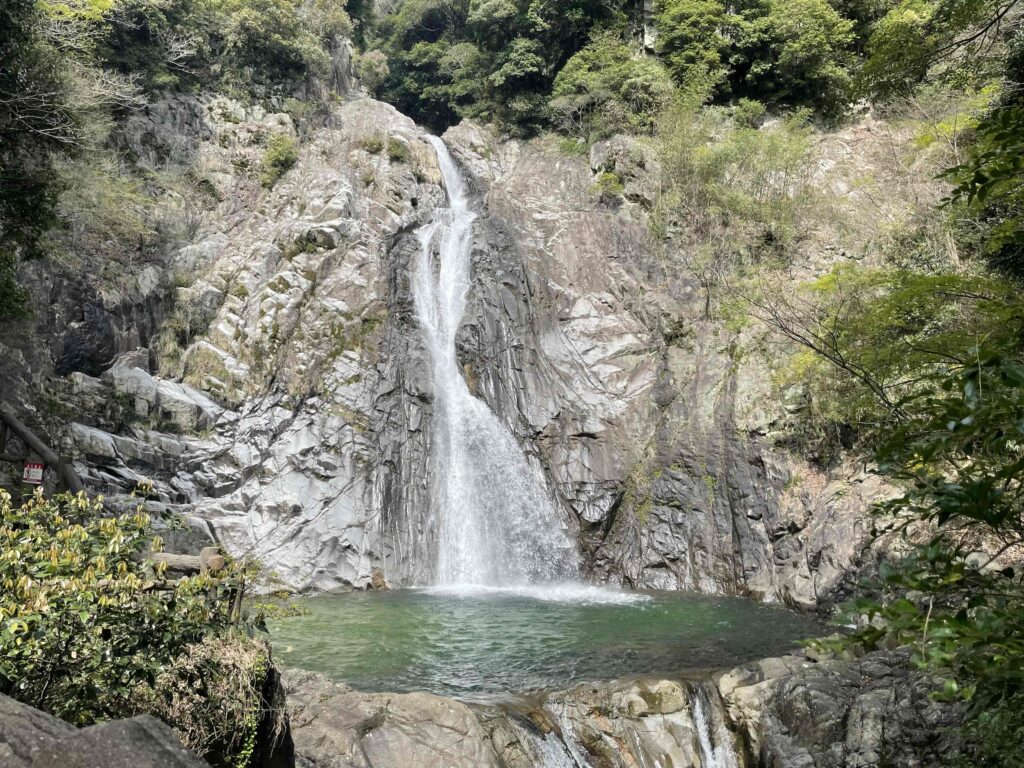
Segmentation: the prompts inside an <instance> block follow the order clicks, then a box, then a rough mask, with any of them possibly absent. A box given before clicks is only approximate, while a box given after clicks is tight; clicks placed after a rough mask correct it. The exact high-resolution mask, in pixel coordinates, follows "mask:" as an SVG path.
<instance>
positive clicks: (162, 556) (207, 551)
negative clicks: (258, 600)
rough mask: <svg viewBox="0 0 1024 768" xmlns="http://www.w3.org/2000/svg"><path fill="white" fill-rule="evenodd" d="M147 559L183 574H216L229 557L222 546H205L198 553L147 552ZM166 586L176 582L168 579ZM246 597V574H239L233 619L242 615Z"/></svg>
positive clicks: (233, 594) (233, 600)
mask: <svg viewBox="0 0 1024 768" xmlns="http://www.w3.org/2000/svg"><path fill="white" fill-rule="evenodd" d="M144 557H145V559H146V560H148V561H150V562H152V563H164V564H166V566H167V571H168V572H171V573H176V574H182V575H183V576H191V575H194V574H197V573H198V574H200V575H202V576H205V575H207V574H210V575H214V574H217V573H219V572H220V571H222V570H224V569H225V568H226V567H227V559H226V558H225V557H224V555H223V554H221V551H220V547H203V549H201V550H200V551H199V554H198V555H175V554H172V553H170V552H146V553H145V555H144ZM163 584H164V586H166V587H168V588H173V586H174V584H175V582H174V581H173V580H166V581H164V582H163ZM244 597H245V576H244V575H239V577H238V587H237V588H236V589H235V590H234V591H233V593H232V595H231V598H230V599H231V613H230V617H231V620H232V621H238V619H239V618H240V617H241V615H242V599H243V598H244Z"/></svg>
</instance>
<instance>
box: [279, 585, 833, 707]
mask: <svg viewBox="0 0 1024 768" xmlns="http://www.w3.org/2000/svg"><path fill="white" fill-rule="evenodd" d="M304 604H305V607H306V608H308V611H309V612H308V614H306V615H303V616H298V617H294V618H289V619H281V620H277V621H274V622H272V624H271V627H270V629H271V635H272V638H273V641H274V652H275V655H277V657H278V659H279V660H280V662H281V663H283V664H284V665H285V666H290V667H299V668H302V669H307V670H311V671H314V672H321V673H324V674H326V675H328V676H329V677H332V678H334V679H335V680H338V681H342V682H346V683H348V684H349V685H352V686H353V687H355V688H357V689H360V690H366V691H396V692H406V691H429V692H431V693H437V694H441V695H447V696H457V697H462V698H475V697H476V698H481V697H486V696H488V695H491V694H498V693H505V692H511V693H523V692H528V691H534V690H542V689H550V688H562V687H565V686H567V685H570V684H572V683H576V682H579V681H583V680H588V681H600V680H612V679H615V678H619V677H629V676H634V675H635V676H640V675H642V676H669V677H675V676H684V675H686V674H688V673H692V672H696V671H698V670H707V669H709V668H728V667H731V666H734V665H737V664H740V663H744V662H748V661H753V660H755V659H759V658H762V657H765V656H772V655H778V654H780V653H784V652H786V651H788V650H791V649H792V648H794V647H795V646H796V645H797V642H798V641H799V640H800V639H804V638H808V637H814V636H817V635H819V634H821V626H820V625H819V624H817V623H816V622H815V621H814V620H813V619H811V618H810V617H807V616H802V615H799V614H796V613H793V612H791V611H788V610H785V609H782V608H779V607H777V606H769V605H764V604H761V603H755V602H752V601H749V600H743V599H740V598H731V597H717V596H707V595H693V594H686V593H678V592H671V593H667V592H660V593H649V594H636V593H624V592H615V591H612V590H605V589H598V588H594V587H580V586H568V587H565V588H563V589H558V588H550V587H544V588H539V587H538V588H525V589H511V590H501V589H484V588H478V589H472V588H470V589H464V588H451V589H444V590H399V591H395V592H387V593H353V594H349V595H324V596H320V597H315V598H310V599H308V600H306V601H304Z"/></svg>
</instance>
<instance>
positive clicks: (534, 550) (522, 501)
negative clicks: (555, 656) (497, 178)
mask: <svg viewBox="0 0 1024 768" xmlns="http://www.w3.org/2000/svg"><path fill="white" fill-rule="evenodd" d="M431 142H432V143H433V145H434V147H435V148H436V150H437V159H438V163H439V164H440V167H441V173H442V175H443V176H444V183H445V187H446V189H447V193H448V206H447V207H439V208H438V209H437V210H436V211H435V213H434V215H433V218H432V219H431V221H430V222H429V223H427V224H426V225H424V226H423V227H422V228H421V229H420V230H419V233H418V234H419V240H420V252H419V258H418V262H417V264H416V272H415V276H414V278H413V289H412V290H413V296H414V302H415V308H416V315H417V318H418V320H419V323H420V325H421V326H422V328H423V332H424V336H425V339H426V343H427V348H428V350H429V353H430V357H431V361H432V363H433V375H434V391H435V399H434V414H435V419H434V442H433V454H434V455H433V457H432V458H433V472H434V476H433V489H432V504H433V509H432V515H433V519H434V520H435V521H436V525H437V531H438V559H437V571H436V573H437V576H436V579H437V583H438V584H440V585H476V586H491V587H505V586H521V585H528V584H543V583H551V582H558V581H571V580H574V578H575V576H576V574H577V561H576V553H575V550H574V548H573V546H572V544H571V543H570V538H569V535H568V532H567V531H566V526H565V523H564V521H563V520H562V519H561V517H560V515H559V513H558V511H557V510H556V508H555V506H554V504H553V503H552V501H551V499H550V497H549V496H548V493H547V491H546V489H545V485H544V479H543V476H542V473H541V471H540V468H539V467H538V466H536V465H535V464H531V462H530V461H528V460H527V458H526V456H525V454H524V453H523V451H522V449H521V448H520V446H519V445H518V443H517V442H516V440H515V438H514V437H513V436H512V434H511V433H510V432H509V430H508V429H506V428H505V426H504V425H503V424H502V423H501V421H500V420H499V419H498V418H497V417H496V416H495V415H494V414H493V413H492V412H491V411H490V409H489V408H488V407H487V405H486V404H485V403H483V402H482V401H481V400H479V399H477V398H475V397H474V396H473V395H472V394H471V393H470V391H469V387H468V386H467V384H466V381H465V379H464V378H463V375H462V371H461V370H460V367H459V363H458V357H457V354H456V349H455V342H456V336H457V334H458V332H459V328H460V326H461V325H462V319H463V314H464V312H465V309H466V301H467V295H468V293H469V287H470V256H471V251H472V247H473V239H472V233H473V222H474V220H475V218H476V216H475V214H474V213H473V212H472V210H471V209H470V206H469V195H468V192H467V189H466V184H465V183H464V181H463V179H462V176H461V175H460V172H459V170H458V169H457V168H456V166H455V162H454V160H453V159H452V157H451V154H450V153H449V152H448V148H447V147H446V146H445V144H444V142H442V141H441V140H440V139H437V138H434V137H431Z"/></svg>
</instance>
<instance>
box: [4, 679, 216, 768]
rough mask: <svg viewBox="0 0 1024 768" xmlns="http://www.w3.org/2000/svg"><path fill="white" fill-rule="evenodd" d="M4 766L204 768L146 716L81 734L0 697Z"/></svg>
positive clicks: (169, 731)
mask: <svg viewBox="0 0 1024 768" xmlns="http://www.w3.org/2000/svg"><path fill="white" fill-rule="evenodd" d="M0 765H2V766H4V768H97V767H98V766H103V768H208V765H207V763H206V761H204V760H201V759H199V758H198V757H196V756H195V755H193V754H192V753H190V752H189V751H188V750H186V749H185V748H184V747H182V746H181V742H179V741H178V737H177V736H175V734H174V732H173V731H172V730H171V729H170V728H169V727H168V726H166V725H165V724H164V723H162V722H160V721H159V720H157V719H155V718H153V717H150V716H148V715H142V716H140V717H134V718H132V719H131V720H115V721H112V722H108V723H102V724H100V725H94V726H91V727H89V728H82V729H81V730H79V729H76V728H75V727H73V726H71V725H68V724H67V723H65V722H63V721H62V720H58V719H57V718H55V717H51V716H50V715H47V714H46V713H44V712H40V711H39V710H37V709H33V708H32V707H28V706H26V705H24V704H20V703H18V702H16V701H14V700H13V699H9V698H7V697H6V696H2V695H0Z"/></svg>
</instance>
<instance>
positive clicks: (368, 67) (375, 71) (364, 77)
mask: <svg viewBox="0 0 1024 768" xmlns="http://www.w3.org/2000/svg"><path fill="white" fill-rule="evenodd" d="M390 74H391V68H390V67H389V66H388V55H387V54H386V53H384V51H381V50H379V49H374V50H372V51H367V52H366V53H364V54H363V55H362V56H360V57H359V58H358V59H357V60H356V76H357V77H358V78H359V81H360V82H361V83H362V84H363V85H364V86H365V87H366V90H368V91H369V92H370V93H371V94H375V93H377V91H378V89H379V88H380V87H381V85H383V84H384V81H385V80H387V79H388V75H390Z"/></svg>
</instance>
